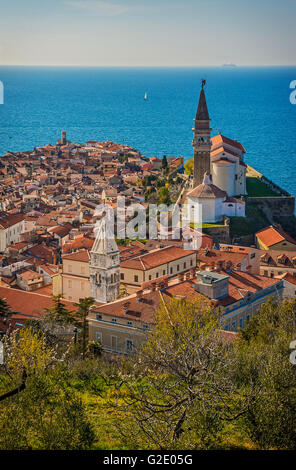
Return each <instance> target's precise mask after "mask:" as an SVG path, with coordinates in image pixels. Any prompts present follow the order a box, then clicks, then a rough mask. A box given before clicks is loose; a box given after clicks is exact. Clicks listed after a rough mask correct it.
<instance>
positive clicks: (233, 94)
mask: <svg viewBox="0 0 296 470" xmlns="http://www.w3.org/2000/svg"><path fill="white" fill-rule="evenodd" d="M202 78H206V80H207V85H206V95H207V102H208V108H209V112H210V116H211V119H212V121H211V124H212V128H213V135H214V134H216V133H217V132H218V131H219V130H221V132H222V134H224V135H226V136H228V137H230V138H233V139H238V140H239V141H240V142H241V143H242V144H243V145H244V147H245V148H246V150H247V154H246V162H247V163H249V164H250V165H252V166H254V167H256V168H257V169H258V170H259V171H260V172H262V173H264V174H265V175H266V176H267V177H269V178H271V179H272V180H274V181H275V182H276V183H278V184H279V185H280V186H282V187H284V188H285V189H287V190H288V191H290V192H291V193H292V194H294V195H295V196H296V105H294V106H293V105H292V104H291V103H290V101H289V95H290V92H291V90H290V89H289V84H290V82H291V81H292V80H295V79H296V67H263V68H245V67H237V68H230V67H224V68H223V67H211V68H208V67H207V68H163V69H162V68H76V67H73V68H63V67H58V68H55V67H42V68H38V67H0V80H1V81H2V82H3V83H4V87H5V104H4V105H1V106H0V155H2V154H3V153H5V152H6V151H7V150H11V151H21V150H29V149H32V148H33V147H34V146H38V145H44V144H47V143H55V142H56V140H57V139H58V138H59V136H60V131H61V130H62V129H65V130H66V131H67V135H68V138H69V139H70V140H72V141H76V142H86V141H87V140H92V139H95V140H107V139H109V140H112V141H116V142H122V143H126V144H129V145H131V146H133V147H135V148H138V149H140V150H141V151H142V152H143V153H144V154H145V155H147V156H152V155H157V156H162V155H163V154H166V155H184V157H185V158H189V157H191V156H192V146H191V142H192V126H193V121H192V119H193V118H194V115H195V112H196V107H197V101H198V96H199V91H200V82H201V79H202ZM145 92H147V93H148V100H147V101H144V94H145Z"/></svg>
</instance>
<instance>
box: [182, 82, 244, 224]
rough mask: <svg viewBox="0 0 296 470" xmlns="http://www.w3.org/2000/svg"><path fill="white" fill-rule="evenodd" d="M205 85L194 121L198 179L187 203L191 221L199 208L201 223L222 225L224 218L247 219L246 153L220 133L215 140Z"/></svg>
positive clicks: (239, 145)
mask: <svg viewBox="0 0 296 470" xmlns="http://www.w3.org/2000/svg"><path fill="white" fill-rule="evenodd" d="M204 83H205V82H204V81H203V82H202V89H201V92H200V97H199V103H198V107H197V112H196V117H195V119H194V121H195V126H194V128H193V132H194V137H193V149H194V177H193V189H192V190H191V191H189V192H188V194H187V203H188V204H189V205H190V214H191V215H190V218H191V221H195V217H194V208H195V207H196V206H197V205H198V204H199V205H200V206H201V209H202V214H201V219H200V220H201V221H202V222H204V223H215V222H221V221H222V220H223V217H224V216H228V217H233V216H236V217H245V202H244V201H243V200H242V198H241V196H243V195H245V194H246V167H247V165H246V164H245V162H244V154H245V152H246V151H245V149H244V147H243V146H242V145H241V144H240V143H239V142H237V141H236V140H232V139H229V138H228V137H225V136H223V135H221V134H220V133H219V134H218V135H216V136H215V137H212V138H211V128H210V117H209V113H208V108H207V103H206V98H205V92H204V89H203V87H204Z"/></svg>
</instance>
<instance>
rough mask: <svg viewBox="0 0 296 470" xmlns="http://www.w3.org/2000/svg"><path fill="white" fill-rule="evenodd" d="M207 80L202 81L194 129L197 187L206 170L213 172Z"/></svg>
mask: <svg viewBox="0 0 296 470" xmlns="http://www.w3.org/2000/svg"><path fill="white" fill-rule="evenodd" d="M205 83H206V81H205V80H202V82H201V92H200V96H199V102H198V107H197V111H196V117H195V119H194V121H195V125H194V128H193V129H192V130H193V141H192V145H193V150H194V170H193V187H194V188H195V187H196V186H198V185H199V184H201V183H202V182H203V177H204V174H205V173H206V172H208V174H210V173H211V168H210V167H211V157H210V151H211V128H210V117H209V113H208V107H207V102H206V96H205V92H204V85H205Z"/></svg>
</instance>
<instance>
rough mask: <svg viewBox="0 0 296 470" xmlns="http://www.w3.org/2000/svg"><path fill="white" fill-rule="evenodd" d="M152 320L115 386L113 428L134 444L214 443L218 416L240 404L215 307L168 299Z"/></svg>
mask: <svg viewBox="0 0 296 470" xmlns="http://www.w3.org/2000/svg"><path fill="white" fill-rule="evenodd" d="M155 320H156V321H155V323H156V324H155V327H154V329H153V331H152V332H151V334H150V336H149V337H148V340H147V342H146V344H145V345H144V347H143V348H142V349H141V350H140V352H139V355H138V356H137V357H136V360H135V365H134V367H133V368H131V371H132V372H131V374H130V376H128V378H127V377H126V375H125V377H124V378H123V379H124V386H122V387H121V388H120V389H119V392H118V395H117V398H118V399H119V400H120V402H121V403H122V402H124V405H122V406H121V407H119V409H120V411H121V414H120V415H119V416H120V418H119V419H120V420H121V424H119V428H120V430H121V432H122V434H123V436H124V437H125V438H126V439H128V440H130V439H131V438H133V446H134V447H135V446H142V445H143V443H145V446H148V447H150V448H151V447H152V448H155V447H156V448H158V449H159V448H160V449H178V448H181V449H195V448H211V447H214V446H217V445H218V443H219V436H218V432H219V431H221V429H222V427H223V422H224V420H233V419H235V418H236V417H238V416H239V415H240V413H242V409H244V400H243V399H241V397H240V396H239V395H238V394H237V393H236V389H235V386H234V384H233V380H232V375H231V374H232V367H231V364H232V360H233V359H232V355H231V349H230V348H227V347H225V346H223V345H222V344H221V339H220V333H219V328H220V312H219V311H217V310H215V309H213V307H212V306H211V304H210V302H209V301H207V300H206V299H203V300H200V299H198V300H195V301H191V302H190V301H185V300H178V299H172V300H171V302H170V303H168V304H165V303H164V304H163V306H162V308H161V309H160V311H159V312H158V313H157V315H156V319H155ZM117 411H118V410H117Z"/></svg>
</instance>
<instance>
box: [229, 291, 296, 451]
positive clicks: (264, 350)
mask: <svg viewBox="0 0 296 470" xmlns="http://www.w3.org/2000/svg"><path fill="white" fill-rule="evenodd" d="M295 338H296V300H295V299H293V300H292V301H284V302H275V301H273V300H269V301H268V302H266V303H265V304H263V305H262V307H261V308H260V311H259V312H258V315H257V317H255V318H254V317H253V318H252V319H251V321H250V323H249V325H248V326H247V327H246V329H245V330H242V331H241V342H240V343H238V350H237V351H236V358H237V379H238V381H239V383H240V385H241V387H243V388H244V389H246V388H248V389H250V387H252V388H253V390H255V391H256V393H255V394H254V399H253V400H252V401H251V402H250V404H249V407H248V410H247V413H246V414H245V415H244V417H243V424H244V426H245V429H246V432H247V433H248V434H249V436H250V437H251V439H252V440H253V441H254V442H255V443H256V444H257V445H258V446H259V447H260V448H261V449H289V450H295V449H296V444H295V443H296V375H295V365H292V364H291V363H290V361H289V355H290V350H289V345H290V342H291V341H292V340H294V339H295Z"/></svg>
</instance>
